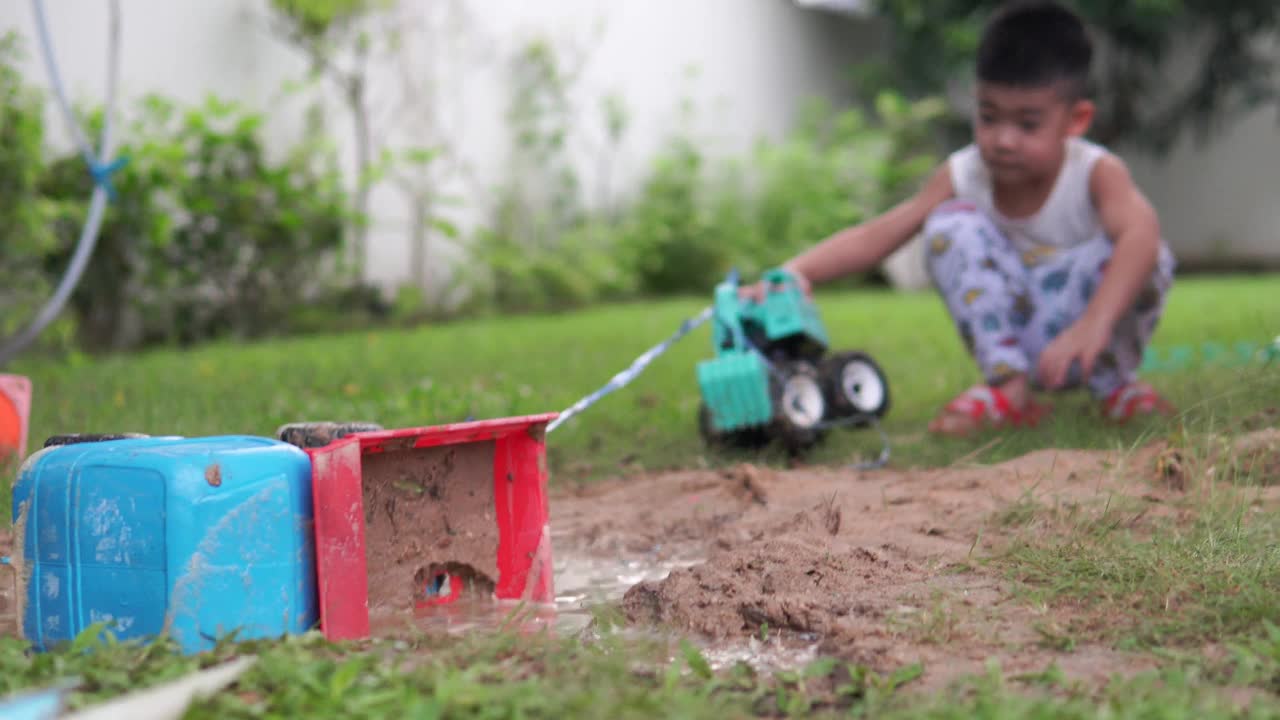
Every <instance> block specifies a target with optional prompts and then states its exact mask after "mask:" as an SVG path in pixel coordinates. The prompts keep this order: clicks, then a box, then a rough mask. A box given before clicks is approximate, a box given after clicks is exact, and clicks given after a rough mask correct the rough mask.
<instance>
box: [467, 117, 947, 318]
mask: <svg viewBox="0 0 1280 720" xmlns="http://www.w3.org/2000/svg"><path fill="white" fill-rule="evenodd" d="M943 110H944V108H943V105H942V103H941V102H940V101H938V100H936V99H925V100H919V101H916V102H914V103H909V102H907V101H906V100H904V99H903V98H902V97H901V96H898V95H896V94H892V93H883V94H881V95H880V96H878V97H877V98H876V99H875V102H874V119H872V118H870V117H869V113H867V112H865V111H863V110H860V109H857V108H852V109H844V110H836V109H834V108H833V107H831V105H830V104H828V103H825V102H823V101H820V100H814V101H812V102H810V103H808V104H807V105H806V107H805V108H804V112H803V113H802V115H801V118H800V121H799V122H798V123H797V124H796V127H795V129H794V130H793V131H792V132H791V133H789V134H787V135H786V136H785V137H783V138H782V139H780V140H777V141H771V140H761V141H760V142H758V143H757V144H756V145H755V147H754V148H753V149H752V152H750V153H747V154H745V155H743V156H737V157H730V158H727V159H725V160H723V161H720V162H715V161H713V160H711V159H709V158H708V157H707V155H706V154H705V153H704V152H703V150H702V149H701V147H700V146H699V145H698V143H697V142H695V141H694V140H692V139H690V138H689V137H686V136H683V135H676V136H674V137H672V138H670V140H669V141H668V142H667V143H666V145H665V146H664V147H663V149H662V151H661V152H659V153H658V155H657V157H656V158H655V159H654V161H653V165H652V168H651V170H650V172H649V175H648V176H647V177H646V178H645V179H644V181H643V182H642V183H641V184H640V186H639V188H638V189H637V190H636V192H635V194H634V195H633V196H632V197H630V198H627V200H626V201H625V202H624V203H623V205H622V206H621V208H620V209H618V210H617V211H616V212H615V213H614V214H613V215H606V214H605V213H601V212H596V213H595V214H594V215H591V214H586V216H587V219H585V220H579V221H577V222H576V223H575V224H573V225H570V226H568V227H567V228H566V229H564V230H563V232H562V234H561V235H560V236H559V237H558V238H550V239H547V238H546V237H545V236H544V237H543V239H541V240H540V241H539V242H529V241H527V240H524V241H522V240H520V239H519V238H520V230H521V229H522V225H521V223H520V219H521V218H522V217H525V216H526V215H532V216H534V217H536V216H538V214H539V213H538V212H537V211H536V210H537V209H535V210H534V212H532V213H530V212H529V211H528V210H527V209H524V210H523V211H521V212H517V210H516V208H514V207H513V206H512V205H506V206H503V207H502V208H501V212H499V213H496V214H495V216H494V222H493V223H491V225H490V227H489V228H487V229H485V230H484V231H483V232H482V234H481V235H480V237H479V238H478V239H477V241H476V242H475V243H474V244H473V246H472V248H471V249H472V253H473V255H472V257H473V262H472V265H473V267H478V268H482V269H487V270H488V271H489V272H488V278H489V280H488V282H484V283H479V284H476V285H474V286H473V289H474V290H475V291H476V292H477V293H478V294H480V295H483V296H484V297H485V298H486V299H487V300H488V301H489V303H490V304H491V305H492V306H494V307H496V308H499V309H503V310H507V311H511V310H546V309H562V308H566V307H572V306H577V305H584V304H587V303H590V302H595V301H598V300H601V299H620V298H634V297H639V296H647V297H652V296H664V295H674V294H688V293H692V294H705V293H708V292H709V291H710V288H711V287H712V286H713V285H714V284H715V283H716V282H717V281H718V280H719V279H720V278H722V277H723V276H724V275H725V273H726V272H727V271H728V270H729V268H731V267H736V268H737V269H738V270H740V271H741V272H742V273H744V274H745V275H746V276H748V277H749V276H753V275H756V274H758V273H759V272H760V271H762V270H764V269H766V268H768V267H771V266H775V265H777V264H779V263H782V262H783V261H785V260H786V259H787V258H788V257H790V256H791V255H793V254H795V253H796V252H799V251H801V250H803V249H805V248H807V247H810V246H811V245H813V244H814V243H817V242H818V241H820V240H822V239H823V238H825V237H827V236H828V235H830V234H831V233H833V232H835V231H837V230H839V229H841V228H843V227H846V226H848V225H852V224H855V223H858V222H861V221H863V220H866V219H868V218H869V217H871V216H872V215H875V214H876V213H879V212H881V211H883V210H885V209H887V208H888V207H890V206H891V205H893V204H894V203H896V202H898V201H900V200H901V199H903V198H904V197H905V196H906V195H907V194H908V193H910V192H911V191H912V190H913V189H914V188H915V186H916V185H917V184H918V182H919V181H920V179H921V178H922V177H923V176H924V175H925V174H927V173H928V172H929V171H930V170H931V169H932V167H933V166H934V164H935V163H936V162H937V157H936V155H935V153H934V152H933V149H934V144H933V136H932V135H931V130H932V127H933V123H934V122H935V121H936V120H937V119H938V118H940V117H941V116H942V114H943Z"/></svg>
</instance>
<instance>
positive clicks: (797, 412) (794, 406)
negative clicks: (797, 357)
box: [770, 361, 827, 453]
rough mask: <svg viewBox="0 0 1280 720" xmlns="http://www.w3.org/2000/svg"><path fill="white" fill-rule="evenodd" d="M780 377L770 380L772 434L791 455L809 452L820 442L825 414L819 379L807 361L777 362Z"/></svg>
mask: <svg viewBox="0 0 1280 720" xmlns="http://www.w3.org/2000/svg"><path fill="white" fill-rule="evenodd" d="M777 367H778V370H779V374H780V375H781V377H773V378H771V382H770V386H771V388H772V391H773V407H774V420H773V428H772V429H773V435H774V436H775V437H776V438H777V439H778V440H780V441H781V442H782V444H783V445H784V446H785V447H786V448H787V449H788V450H789V451H791V452H793V453H798V452H802V451H804V450H807V449H809V448H810V447H812V446H813V445H815V444H817V443H818V442H819V441H820V440H821V439H822V435H823V432H822V427H821V426H822V422H823V420H825V419H826V415H827V399H826V394H825V393H824V392H823V390H822V382H821V378H820V377H819V375H818V371H817V369H816V368H814V366H813V365H812V364H810V363H808V362H804V361H795V362H789V363H780V364H779V365H778V366H777Z"/></svg>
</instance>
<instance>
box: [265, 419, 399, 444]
mask: <svg viewBox="0 0 1280 720" xmlns="http://www.w3.org/2000/svg"><path fill="white" fill-rule="evenodd" d="M382 429H383V428H382V426H381V425H377V424H375V423H364V422H346V423H336V422H300V423H289V424H287V425H281V426H280V429H278V430H276V437H278V438H280V440H282V441H284V442H287V443H289V444H290V445H296V446H297V447H300V448H303V449H306V448H318V447H324V446H325V445H328V444H329V443H331V442H333V441H334V440H341V439H342V438H344V437H346V436H348V435H351V434H353V433H362V432H376V431H378V430H382Z"/></svg>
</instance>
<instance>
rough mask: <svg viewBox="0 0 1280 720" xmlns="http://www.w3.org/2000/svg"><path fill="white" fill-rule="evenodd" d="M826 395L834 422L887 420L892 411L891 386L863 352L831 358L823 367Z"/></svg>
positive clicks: (878, 367) (878, 368) (860, 422)
mask: <svg viewBox="0 0 1280 720" xmlns="http://www.w3.org/2000/svg"><path fill="white" fill-rule="evenodd" d="M821 375H822V384H823V392H824V393H825V394H826V396H827V398H828V403H829V412H830V417H832V418H835V419H848V418H864V419H863V420H861V421H859V422H856V423H855V424H857V425H865V424H868V423H869V422H870V418H871V417H872V416H874V417H876V418H881V417H884V414H885V413H886V412H888V410H889V382H888V380H886V379H885V375H884V371H882V370H881V369H880V366H879V365H877V364H876V362H875V361H874V360H872V359H871V357H870V356H869V355H867V354H866V353H862V352H856V351H853V352H843V353H839V354H836V355H832V356H831V357H829V358H827V359H826V360H824V361H823V363H822V371H821Z"/></svg>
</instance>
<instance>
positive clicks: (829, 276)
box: [783, 162, 953, 290]
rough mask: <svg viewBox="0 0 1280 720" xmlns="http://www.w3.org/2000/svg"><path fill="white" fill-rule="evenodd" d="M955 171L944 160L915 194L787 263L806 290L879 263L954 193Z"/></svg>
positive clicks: (908, 238) (904, 241) (909, 236)
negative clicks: (953, 178) (810, 286)
mask: <svg viewBox="0 0 1280 720" xmlns="http://www.w3.org/2000/svg"><path fill="white" fill-rule="evenodd" d="M952 193H953V190H952V187H951V173H950V171H949V170H948V167H947V164H946V163H945V162H944V163H943V164H942V165H941V166H939V167H938V168H937V169H936V170H934V172H933V174H932V175H931V176H930V177H929V179H928V181H926V183H925V185H924V187H922V188H921V189H920V191H919V192H917V193H916V194H915V195H913V196H912V197H910V198H908V199H907V200H904V201H902V202H901V203H899V204H897V205H896V206H894V207H893V208H891V209H889V210H888V211H886V212H884V213H882V214H881V215H878V216H876V217H874V218H872V219H871V220H868V221H866V222H864V223H861V224H859V225H854V226H852V227H848V228H845V229H843V230H840V231H839V232H837V233H835V234H834V235H831V236H830V237H828V238H826V239H825V240H823V241H822V242H820V243H818V244H817V245H815V246H814V247H812V248H810V249H809V250H806V251H805V252H803V253H801V254H799V255H797V256H795V257H794V258H792V259H791V260H788V261H787V262H786V263H784V265H783V267H784V268H786V269H788V270H790V271H792V272H793V273H796V274H798V275H800V276H802V278H803V282H804V284H805V285H806V290H807V289H808V286H809V285H818V284H821V283H824V282H828V281H831V280H835V279H837V278H839V277H842V276H845V275H849V274H851V273H856V272H861V271H863V270H868V269H870V268H872V267H875V266H876V264H878V263H879V262H881V261H882V260H884V259H885V258H886V257H888V256H889V255H890V254H892V253H893V251H894V250H897V249H898V248H899V247H901V246H902V245H903V244H904V243H906V242H907V241H908V240H910V239H911V237H912V236H913V235H915V233H916V232H917V231H919V229H920V227H921V226H922V225H923V224H924V221H925V219H926V218H927V217H928V216H929V213H930V212H932V211H933V209H934V208H935V207H937V206H938V205H939V204H940V203H942V202H943V201H945V200H947V199H948V198H950V197H951V195H952Z"/></svg>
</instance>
